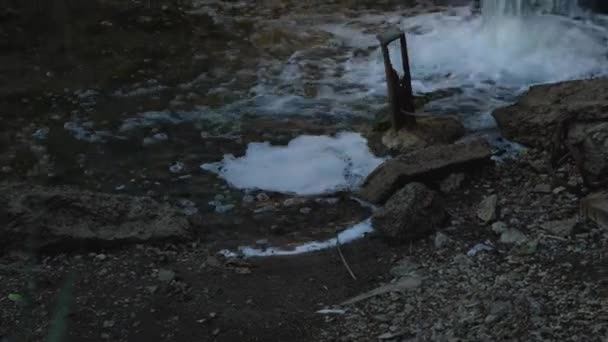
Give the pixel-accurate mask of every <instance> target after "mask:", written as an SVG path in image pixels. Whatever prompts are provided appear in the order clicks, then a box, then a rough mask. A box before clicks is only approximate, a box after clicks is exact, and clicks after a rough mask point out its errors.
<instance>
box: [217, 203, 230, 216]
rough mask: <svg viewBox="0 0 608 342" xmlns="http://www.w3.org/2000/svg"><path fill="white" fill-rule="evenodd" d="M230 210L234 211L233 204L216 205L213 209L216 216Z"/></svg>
mask: <svg viewBox="0 0 608 342" xmlns="http://www.w3.org/2000/svg"><path fill="white" fill-rule="evenodd" d="M232 209H234V204H226V205H218V206H216V207H215V212H216V213H218V214H223V213H226V212H229V211H230V210H232Z"/></svg>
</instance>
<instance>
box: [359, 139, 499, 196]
mask: <svg viewBox="0 0 608 342" xmlns="http://www.w3.org/2000/svg"><path fill="white" fill-rule="evenodd" d="M491 156H492V151H491V149H490V146H489V145H488V143H487V142H486V141H485V140H474V141H468V142H462V143H457V144H452V145H444V146H432V147H428V148H424V149H421V150H417V151H415V152H412V153H408V154H404V155H400V156H398V157H396V158H393V159H390V160H388V161H386V162H385V163H383V164H382V165H380V166H379V167H378V168H376V170H374V171H373V172H372V173H371V174H370V175H369V176H368V177H367V179H366V180H365V182H364V183H363V186H362V188H361V190H360V191H359V194H358V195H359V197H361V198H362V199H364V200H366V201H368V202H371V203H376V204H379V203H383V202H385V201H386V200H387V199H388V198H389V197H390V196H391V195H392V194H393V193H395V192H396V191H397V190H398V189H400V188H401V187H403V186H404V185H405V184H407V183H410V182H414V181H422V182H424V181H426V180H439V179H441V178H442V177H445V176H447V175H448V174H450V173H452V172H457V171H462V170H464V169H466V168H468V167H472V166H475V165H479V164H481V163H483V162H487V161H488V160H490V157H491Z"/></svg>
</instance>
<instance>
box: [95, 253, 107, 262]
mask: <svg viewBox="0 0 608 342" xmlns="http://www.w3.org/2000/svg"><path fill="white" fill-rule="evenodd" d="M107 258H108V256H107V255H105V254H97V255H96V256H95V259H97V260H99V261H104V260H106V259H107Z"/></svg>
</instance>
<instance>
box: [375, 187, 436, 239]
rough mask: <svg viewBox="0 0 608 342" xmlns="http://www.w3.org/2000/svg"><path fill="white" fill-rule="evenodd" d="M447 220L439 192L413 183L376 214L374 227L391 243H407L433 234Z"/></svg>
mask: <svg viewBox="0 0 608 342" xmlns="http://www.w3.org/2000/svg"><path fill="white" fill-rule="evenodd" d="M447 218H448V214H447V213H446V211H445V209H444V203H443V201H442V199H441V198H440V197H439V195H438V193H437V192H435V191H433V190H430V189H429V188H427V187H426V186H425V185H424V184H421V183H410V184H408V185H406V186H405V187H404V188H403V189H401V190H399V191H398V192H397V193H395V195H393V196H392V197H391V198H390V199H389V200H388V202H386V205H385V206H384V207H383V208H381V209H380V210H378V211H377V212H375V213H374V216H373V217H372V225H373V226H374V228H375V229H376V230H378V231H379V232H380V233H381V234H382V235H383V236H384V237H385V238H387V239H388V240H389V241H391V242H405V241H411V240H414V239H418V238H421V237H424V236H425V235H429V234H431V233H432V232H433V231H435V230H436V229H438V228H441V227H442V226H443V224H444V223H445V221H446V219H447Z"/></svg>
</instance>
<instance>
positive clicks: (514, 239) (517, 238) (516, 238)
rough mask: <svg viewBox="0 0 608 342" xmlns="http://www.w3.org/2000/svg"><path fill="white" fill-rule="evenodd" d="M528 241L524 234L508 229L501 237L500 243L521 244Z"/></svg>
mask: <svg viewBox="0 0 608 342" xmlns="http://www.w3.org/2000/svg"><path fill="white" fill-rule="evenodd" d="M527 240H528V238H527V237H526V235H525V234H524V233H522V232H521V231H519V230H517V229H514V228H511V229H507V230H506V231H504V232H503V233H502V234H501V235H500V242H501V243H504V244H521V243H524V242H526V241H527Z"/></svg>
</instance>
